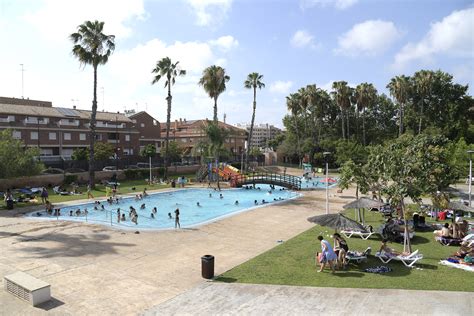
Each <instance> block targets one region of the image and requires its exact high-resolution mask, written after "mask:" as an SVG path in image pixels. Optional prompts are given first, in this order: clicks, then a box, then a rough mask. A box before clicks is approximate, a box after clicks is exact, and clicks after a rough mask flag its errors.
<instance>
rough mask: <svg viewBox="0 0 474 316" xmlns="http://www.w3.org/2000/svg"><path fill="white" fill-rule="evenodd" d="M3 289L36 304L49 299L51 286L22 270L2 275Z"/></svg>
mask: <svg viewBox="0 0 474 316" xmlns="http://www.w3.org/2000/svg"><path fill="white" fill-rule="evenodd" d="M3 279H4V280H3V285H4V288H5V291H7V292H8V293H10V294H13V295H14V296H16V297H18V298H19V299H22V300H25V301H27V302H29V303H30V304H31V305H33V306H36V305H39V304H41V303H44V302H47V301H49V300H50V299H51V286H50V285H49V284H48V283H46V282H44V281H41V280H39V279H37V278H35V277H33V276H31V275H29V274H26V273H24V272H16V273H13V274H10V275H6V276H4V277H3Z"/></svg>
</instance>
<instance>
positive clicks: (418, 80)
mask: <svg viewBox="0 0 474 316" xmlns="http://www.w3.org/2000/svg"><path fill="white" fill-rule="evenodd" d="M413 84H414V90H415V91H416V92H417V93H418V96H419V98H420V113H419V123H418V134H421V127H422V123H423V120H424V117H423V108H424V105H425V98H426V97H428V96H429V95H430V93H431V89H432V84H433V72H432V71H427V70H421V71H418V72H415V74H414V76H413Z"/></svg>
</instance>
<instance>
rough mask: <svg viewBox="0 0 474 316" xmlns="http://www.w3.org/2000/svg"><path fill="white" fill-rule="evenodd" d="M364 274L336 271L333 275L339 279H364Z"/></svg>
mask: <svg viewBox="0 0 474 316" xmlns="http://www.w3.org/2000/svg"><path fill="white" fill-rule="evenodd" d="M364 274H365V273H363V272H356V271H336V273H334V274H333V275H334V276H337V277H339V278H362V277H363V276H364Z"/></svg>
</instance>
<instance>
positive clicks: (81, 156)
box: [71, 148, 89, 161]
mask: <svg viewBox="0 0 474 316" xmlns="http://www.w3.org/2000/svg"><path fill="white" fill-rule="evenodd" d="M88 157H89V151H88V150H87V148H76V149H74V151H73V152H72V155H71V159H72V160H76V161H85V160H88Z"/></svg>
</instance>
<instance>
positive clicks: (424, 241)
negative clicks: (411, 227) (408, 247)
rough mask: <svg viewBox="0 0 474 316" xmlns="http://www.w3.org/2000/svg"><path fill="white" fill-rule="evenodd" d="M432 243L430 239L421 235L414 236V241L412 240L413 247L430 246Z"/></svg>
mask: <svg viewBox="0 0 474 316" xmlns="http://www.w3.org/2000/svg"><path fill="white" fill-rule="evenodd" d="M430 242H431V241H430V240H429V239H428V238H426V237H423V236H420V235H415V236H413V239H412V240H411V244H412V245H419V244H428V243H430Z"/></svg>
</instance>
